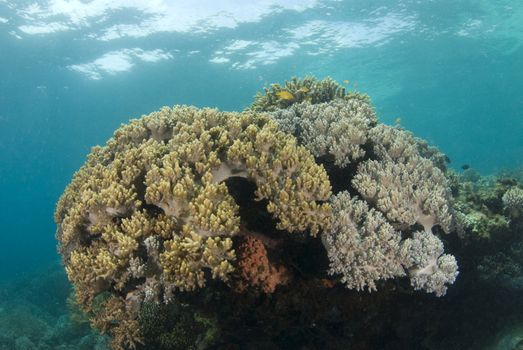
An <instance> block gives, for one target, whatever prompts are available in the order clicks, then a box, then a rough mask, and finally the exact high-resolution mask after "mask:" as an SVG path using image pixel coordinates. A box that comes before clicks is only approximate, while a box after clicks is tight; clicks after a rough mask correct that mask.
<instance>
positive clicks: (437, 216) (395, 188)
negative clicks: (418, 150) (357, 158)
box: [352, 156, 452, 232]
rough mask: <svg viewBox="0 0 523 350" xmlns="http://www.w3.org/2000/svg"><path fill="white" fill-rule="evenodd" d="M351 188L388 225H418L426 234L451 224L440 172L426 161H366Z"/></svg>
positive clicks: (446, 192) (444, 185)
mask: <svg viewBox="0 0 523 350" xmlns="http://www.w3.org/2000/svg"><path fill="white" fill-rule="evenodd" d="M352 184H353V186H354V187H355V188H356V189H357V190H358V192H359V193H360V194H361V195H362V196H363V198H365V200H367V201H368V202H370V203H372V204H374V205H375V206H376V208H378V209H379V210H380V211H381V212H382V213H384V214H385V216H386V217H387V218H388V219H389V220H391V221H392V222H396V223H399V224H405V225H408V226H411V225H414V224H415V223H418V224H420V225H422V226H423V228H424V229H425V231H427V232H430V231H431V229H432V227H433V226H434V225H440V226H441V227H442V228H443V230H445V231H446V232H448V230H449V228H450V224H451V220H452V217H451V214H450V210H449V204H448V203H449V202H448V197H449V189H448V186H447V180H446V178H445V175H444V174H443V172H442V171H441V170H439V169H438V168H436V167H435V166H434V165H433V164H432V162H431V161H430V160H428V159H425V158H422V157H419V156H414V157H411V158H409V159H408V161H407V162H406V163H401V162H393V161H377V160H368V161H365V162H362V163H361V164H360V166H359V167H358V173H357V174H356V176H354V179H353V180H352Z"/></svg>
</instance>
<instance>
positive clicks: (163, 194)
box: [55, 106, 330, 349]
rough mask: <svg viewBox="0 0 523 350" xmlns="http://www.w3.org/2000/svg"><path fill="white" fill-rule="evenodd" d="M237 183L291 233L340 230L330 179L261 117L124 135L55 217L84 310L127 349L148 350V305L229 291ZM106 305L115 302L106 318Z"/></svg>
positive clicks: (168, 116)
mask: <svg viewBox="0 0 523 350" xmlns="http://www.w3.org/2000/svg"><path fill="white" fill-rule="evenodd" d="M230 177H243V178H246V179H247V180H249V181H251V182H253V183H254V184H255V185H256V191H255V199H256V200H258V201H262V200H263V201H265V202H266V207H267V211H268V212H269V213H271V214H272V215H273V217H274V218H275V219H276V222H277V227H278V228H279V229H281V230H286V231H288V232H296V231H300V232H301V231H309V232H310V233H311V234H312V235H316V234H317V233H318V232H319V231H320V229H323V228H325V227H329V225H330V207H329V205H328V204H327V203H322V202H321V201H325V200H327V199H328V197H329V195H330V183H329V180H328V178H327V174H326V172H325V170H324V169H323V167H322V166H320V165H317V164H316V163H315V162H314V158H313V157H312V156H311V155H310V153H309V152H308V151H306V149H305V148H304V147H302V146H298V145H297V144H296V141H295V139H294V138H293V137H292V136H290V135H288V134H285V133H283V132H281V131H278V129H277V125H276V123H275V122H273V121H272V120H270V119H268V118H267V117H264V116H261V115H257V114H253V113H248V112H244V113H224V112H219V111H217V110H213V109H203V110H200V109H196V108H192V107H183V106H182V107H175V108H172V109H171V108H164V109H162V110H161V111H159V112H155V113H152V114H151V115H149V116H145V117H142V118H141V119H138V120H133V121H131V122H130V123H129V124H128V125H124V126H122V127H121V128H120V129H119V130H117V131H116V132H115V134H114V136H113V138H112V139H111V140H109V141H108V142H107V145H106V146H105V147H97V148H95V149H93V152H92V154H91V155H90V156H89V158H88V161H87V163H86V164H85V165H84V166H83V167H82V168H81V169H80V170H79V172H78V173H76V174H75V176H74V178H73V180H72V182H71V184H70V185H69V186H68V188H67V189H66V191H65V193H64V195H63V196H62V197H61V199H60V201H59V202H58V205H57V209H56V213H55V220H56V223H57V224H58V230H57V238H58V240H59V242H60V246H59V249H60V252H61V253H62V255H63V259H64V263H65V266H66V271H67V274H68V277H69V279H70V280H71V281H72V282H73V284H74V286H75V290H76V296H77V301H78V302H79V304H80V305H81V306H82V307H83V309H84V310H85V311H87V312H89V313H90V314H91V319H92V323H93V325H94V326H95V327H96V328H98V329H100V330H101V331H103V332H105V331H108V332H109V333H110V334H112V336H113V347H114V348H115V349H120V348H133V347H135V344H137V343H139V342H140V341H141V338H140V332H139V327H138V323H137V321H136V317H137V315H138V312H139V310H140V307H141V304H142V303H143V302H144V301H156V302H158V301H165V302H169V301H170V300H172V299H173V297H174V293H175V292H176V291H191V290H194V289H196V288H201V287H203V286H204V285H205V281H206V279H207V277H206V274H207V272H209V275H210V277H211V278H213V279H219V280H222V281H228V277H229V275H230V273H231V272H232V271H233V270H234V267H233V263H234V260H235V259H236V256H235V252H234V249H233V242H232V237H233V236H234V235H235V234H237V233H238V231H239V226H240V217H239V214H238V210H239V207H238V205H237V204H236V203H235V200H234V199H233V197H232V196H231V195H230V194H229V192H228V189H227V186H226V184H225V183H224V181H225V180H227V179H228V178H230ZM101 293H110V295H111V297H110V298H109V299H108V301H106V302H105V303H106V304H107V305H106V307H104V308H103V310H104V311H103V312H101V311H98V312H97V311H96V310H94V309H93V302H94V300H95V298H96V297H97V296H99V295H100V294H101Z"/></svg>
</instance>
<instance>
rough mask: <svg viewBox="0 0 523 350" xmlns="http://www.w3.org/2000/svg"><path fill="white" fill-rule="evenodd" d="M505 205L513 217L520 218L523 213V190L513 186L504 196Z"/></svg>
mask: <svg viewBox="0 0 523 350" xmlns="http://www.w3.org/2000/svg"><path fill="white" fill-rule="evenodd" d="M502 200H503V207H504V208H505V210H506V211H507V212H508V214H509V216H510V217H512V218H518V217H520V216H521V215H522V214H523V190H522V189H521V188H519V187H516V186H513V187H511V188H509V189H508V190H507V192H505V194H504V195H503V197H502Z"/></svg>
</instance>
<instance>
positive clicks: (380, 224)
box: [322, 191, 405, 291]
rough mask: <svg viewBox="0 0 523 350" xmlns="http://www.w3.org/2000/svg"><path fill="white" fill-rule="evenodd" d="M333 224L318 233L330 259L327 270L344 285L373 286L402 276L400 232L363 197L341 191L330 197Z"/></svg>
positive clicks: (370, 289)
mask: <svg viewBox="0 0 523 350" xmlns="http://www.w3.org/2000/svg"><path fill="white" fill-rule="evenodd" d="M331 204H332V210H333V221H334V223H333V228H332V230H331V231H328V232H325V233H324V234H323V235H322V240H323V243H324V245H325V247H326V249H327V254H328V256H329V259H330V262H331V263H330V269H329V273H330V274H331V275H334V274H339V275H341V276H342V278H341V280H342V282H344V283H345V285H346V286H347V288H349V289H356V290H358V291H359V290H363V289H364V288H367V289H368V290H369V291H373V290H376V281H378V280H386V279H389V278H394V277H399V276H403V275H404V274H405V272H404V270H403V267H402V266H401V255H400V249H399V248H400V246H399V243H400V239H401V234H400V233H399V232H397V231H395V230H394V228H393V227H392V226H391V225H390V224H389V223H388V222H387V221H386V219H385V218H384V217H383V215H382V214H381V213H380V212H378V211H376V210H374V209H369V207H368V206H367V204H366V203H365V202H364V201H361V200H358V199H357V198H352V199H351V198H350V195H349V193H348V192H346V191H345V192H341V193H339V194H338V195H336V196H332V198H331Z"/></svg>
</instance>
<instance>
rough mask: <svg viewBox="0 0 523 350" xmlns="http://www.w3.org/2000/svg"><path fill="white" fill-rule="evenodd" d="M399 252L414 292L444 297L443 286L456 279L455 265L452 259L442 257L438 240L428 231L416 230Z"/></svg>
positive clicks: (456, 267) (456, 265) (445, 256)
mask: <svg viewBox="0 0 523 350" xmlns="http://www.w3.org/2000/svg"><path fill="white" fill-rule="evenodd" d="M401 250H402V253H403V264H404V265H405V267H406V268H407V269H409V277H410V283H411V285H412V286H413V287H414V289H416V290H419V289H423V290H425V291H426V292H427V293H434V294H436V295H437V296H442V295H445V293H446V292H447V286H446V285H447V284H452V283H454V281H455V280H456V277H457V276H458V264H457V262H456V259H455V258H454V256H452V255H450V254H443V243H442V242H441V240H440V239H439V238H438V237H436V236H435V235H433V234H432V233H430V232H426V231H416V232H414V234H413V235H412V238H407V239H406V240H405V241H404V242H403V243H402V248H401Z"/></svg>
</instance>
